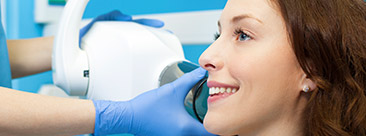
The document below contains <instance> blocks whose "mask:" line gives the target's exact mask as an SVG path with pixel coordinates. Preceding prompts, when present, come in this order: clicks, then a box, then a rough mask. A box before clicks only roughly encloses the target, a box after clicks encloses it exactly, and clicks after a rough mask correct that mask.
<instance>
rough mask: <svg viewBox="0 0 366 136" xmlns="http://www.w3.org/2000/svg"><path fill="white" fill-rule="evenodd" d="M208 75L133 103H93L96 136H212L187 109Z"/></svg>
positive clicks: (199, 72) (195, 75) (189, 77)
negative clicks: (190, 94)
mask: <svg viewBox="0 0 366 136" xmlns="http://www.w3.org/2000/svg"><path fill="white" fill-rule="evenodd" d="M205 73H206V70H204V69H203V68H198V69H196V70H194V71H192V72H190V73H187V74H185V75H183V76H182V77H181V78H179V79H177V80H176V81H174V82H172V83H169V84H166V85H164V86H162V87H160V88H157V89H154V90H151V91H148V92H145V93H143V94H141V95H139V96H137V97H136V98H134V99H132V100H130V101H121V102H113V101H101V100H93V102H94V105H95V109H96V119H95V129H94V135H106V134H117V133H130V134H134V135H141V136H147V135H148V136H151V135H152V136H178V135H197V136H206V135H212V134H210V133H208V132H207V131H206V130H205V128H204V127H203V124H201V123H200V122H199V121H197V120H196V119H194V118H193V117H192V116H190V115H189V113H188V112H187V111H186V110H185V108H184V99H185V96H186V95H187V93H188V92H189V90H190V89H191V88H192V87H193V86H194V85H195V84H196V83H197V82H198V81H199V80H201V79H202V78H203V77H204V76H205Z"/></svg>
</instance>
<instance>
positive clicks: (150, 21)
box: [132, 18, 164, 28]
mask: <svg viewBox="0 0 366 136" xmlns="http://www.w3.org/2000/svg"><path fill="white" fill-rule="evenodd" d="M132 21H133V22H136V23H139V24H142V25H146V26H151V27H155V28H161V27H163V26H164V22H163V21H160V20H157V19H145V18H142V19H134V20H132Z"/></svg>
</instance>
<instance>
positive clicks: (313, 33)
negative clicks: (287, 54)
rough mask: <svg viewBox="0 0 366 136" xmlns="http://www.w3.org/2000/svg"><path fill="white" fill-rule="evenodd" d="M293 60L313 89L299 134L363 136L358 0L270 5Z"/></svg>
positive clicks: (364, 39)
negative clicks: (278, 15)
mask: <svg viewBox="0 0 366 136" xmlns="http://www.w3.org/2000/svg"><path fill="white" fill-rule="evenodd" d="M272 2H273V3H275V5H276V6H277V7H278V8H279V10H280V12H281V14H282V17H283V19H284V21H285V23H286V28H287V31H288V34H289V39H290V42H291V43H292V46H293V50H294V52H295V55H296V57H297V60H298V62H299V64H300V66H301V67H302V69H303V71H304V72H305V73H306V74H307V76H308V77H309V78H310V79H311V80H313V81H314V82H315V83H316V84H317V88H316V89H315V90H313V91H312V92H311V93H310V94H309V95H310V96H309V102H308V104H307V107H306V109H305V111H304V132H305V133H304V134H305V135H309V136H310V135H311V136H313V135H314V136H318V135H319V136H351V135H352V136H366V96H365V94H366V5H365V1H363V0H272Z"/></svg>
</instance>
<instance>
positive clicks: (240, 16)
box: [217, 14, 263, 27]
mask: <svg viewBox="0 0 366 136" xmlns="http://www.w3.org/2000/svg"><path fill="white" fill-rule="evenodd" d="M246 18H251V19H254V20H256V21H258V22H259V23H261V24H263V22H262V21H261V20H259V19H258V18H255V17H254V16H252V15H250V14H243V15H239V16H235V17H233V19H232V20H231V22H232V23H236V22H238V21H240V20H242V19H246ZM217 25H218V26H219V27H221V23H220V20H219V21H217Z"/></svg>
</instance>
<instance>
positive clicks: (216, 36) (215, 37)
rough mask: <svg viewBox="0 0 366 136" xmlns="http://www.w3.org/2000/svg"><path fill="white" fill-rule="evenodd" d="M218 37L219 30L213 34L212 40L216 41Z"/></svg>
mask: <svg viewBox="0 0 366 136" xmlns="http://www.w3.org/2000/svg"><path fill="white" fill-rule="evenodd" d="M219 38H220V33H219V32H216V33H215V34H214V40H215V41H216V40H217V39H219Z"/></svg>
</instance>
